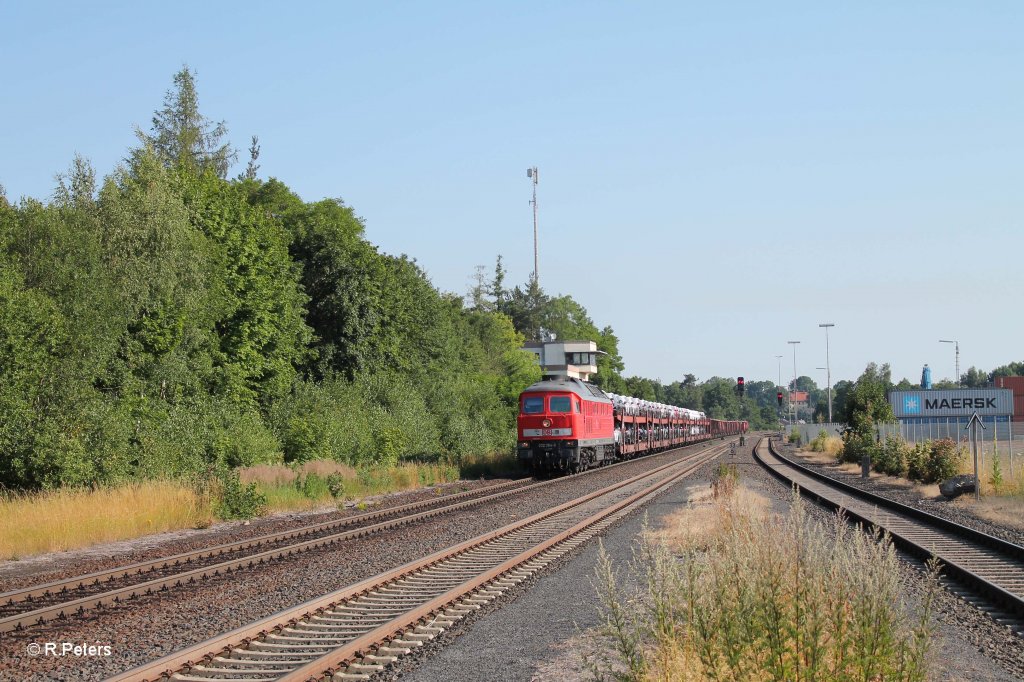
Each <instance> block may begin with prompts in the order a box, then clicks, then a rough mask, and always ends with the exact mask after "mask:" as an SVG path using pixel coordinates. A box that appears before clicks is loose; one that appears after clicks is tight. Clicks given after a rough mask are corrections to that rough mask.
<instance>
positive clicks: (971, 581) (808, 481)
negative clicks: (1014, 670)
mask: <svg viewBox="0 0 1024 682" xmlns="http://www.w3.org/2000/svg"><path fill="white" fill-rule="evenodd" d="M767 449H768V455H767V456H765V455H764V453H763V452H759V451H758V447H755V448H754V457H755V459H757V461H758V462H760V463H761V465H762V466H764V467H765V468H767V469H768V470H769V471H770V472H771V473H772V474H774V475H775V476H776V477H778V478H779V479H781V480H783V481H785V482H786V483H788V484H790V485H796V486H797V487H798V488H799V489H800V490H801V494H804V493H806V494H809V495H811V496H812V497H814V498H815V499H817V500H818V501H819V502H821V503H822V504H825V505H826V506H829V507H831V508H833V509H837V510H840V509H841V510H842V512H843V513H844V514H845V515H847V516H849V517H852V518H854V519H857V520H858V521H860V522H862V523H864V524H865V525H866V526H869V527H873V528H878V529H879V530H882V531H884V532H886V533H888V534H889V536H890V537H892V539H893V542H895V543H896V545H897V546H899V547H900V548H902V549H904V550H906V551H907V552H909V553H910V554H912V555H914V556H917V557H919V558H921V559H925V560H927V559H930V558H931V557H933V556H934V557H936V558H937V559H938V560H939V561H940V562H941V565H942V567H943V570H944V572H945V573H946V574H947V575H949V576H951V577H953V578H955V579H957V580H958V581H960V582H961V583H964V584H966V585H968V586H970V587H971V588H973V589H974V590H975V591H976V592H978V593H980V594H982V595H984V596H985V597H986V598H987V599H989V600H991V601H992V602H994V603H996V604H998V605H999V606H1000V607H1002V608H1004V609H1005V610H1007V611H1009V612H1012V613H1013V614H1014V615H1015V616H1016V617H1018V618H1024V547H1021V546H1020V545H1015V544H1013V543H1011V542H1007V541H1005V540H1002V539H1000V538H996V537H993V536H991V535H988V534H986V533H982V532H980V531H977V530H975V529H973V528H968V527H966V526H962V525H960V524H958V523H955V522H953V521H950V520H949V519H943V518H941V517H938V516H935V515H934V514H929V513H927V512H924V511H921V510H920V509H915V508H914V507H910V506H907V505H904V504H900V503H899V502H896V501H894V500H890V499H888V498H885V497H882V496H880V495H875V494H873V493H869V492H867V491H865V490H860V489H859V488H855V487H854V486H851V485H849V484H846V483H843V482H841V481H836V480H835V479H832V478H830V477H828V476H825V475H824V474H821V473H819V472H817V471H814V470H812V469H809V468H808V467H805V466H803V465H801V464H798V463H796V462H793V461H792V460H790V459H788V458H785V457H782V456H781V455H779V454H778V452H777V451H776V450H775V448H774V446H773V444H772V443H771V441H769V444H768V448H767ZM840 491H841V492H840Z"/></svg>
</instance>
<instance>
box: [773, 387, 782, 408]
mask: <svg viewBox="0 0 1024 682" xmlns="http://www.w3.org/2000/svg"><path fill="white" fill-rule="evenodd" d="M775 398H776V399H777V400H778V401H779V407H782V391H779V392H778V393H776V394H775Z"/></svg>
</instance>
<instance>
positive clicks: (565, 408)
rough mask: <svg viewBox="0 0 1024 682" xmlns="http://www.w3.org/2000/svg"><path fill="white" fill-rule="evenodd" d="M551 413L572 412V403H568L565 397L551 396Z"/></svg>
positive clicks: (568, 400) (568, 399)
mask: <svg viewBox="0 0 1024 682" xmlns="http://www.w3.org/2000/svg"><path fill="white" fill-rule="evenodd" d="M551 411H552V412H572V403H571V402H570V398H569V396H566V395H553V396H551Z"/></svg>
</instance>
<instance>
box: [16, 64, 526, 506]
mask: <svg viewBox="0 0 1024 682" xmlns="http://www.w3.org/2000/svg"><path fill="white" fill-rule="evenodd" d="M225 134H226V128H225V126H224V124H223V123H215V122H213V121H210V120H209V119H207V118H205V117H204V116H203V115H202V114H201V113H200V110H199V105H198V96H197V94H196V87H195V78H194V74H193V73H192V72H191V71H190V70H189V69H188V68H184V69H182V71H180V72H179V73H178V74H176V75H175V77H174V86H173V87H172V89H171V90H169V91H168V93H167V96H166V98H165V101H164V106H163V108H162V109H160V110H158V111H157V112H156V114H155V115H154V117H153V121H152V126H151V128H150V129H149V130H148V131H138V137H139V144H138V145H137V147H136V148H134V149H133V150H131V152H130V154H129V155H128V158H126V159H125V161H124V162H123V163H122V164H121V165H120V166H119V167H118V168H117V169H115V170H114V171H113V172H112V173H111V174H109V175H108V176H107V177H105V178H103V179H102V180H99V179H97V176H96V173H95V171H94V170H93V169H92V168H91V166H90V165H89V164H88V162H87V161H85V160H84V159H81V158H76V159H75V160H74V162H73V163H72V165H71V167H70V168H69V170H68V171H67V172H66V173H63V174H62V175H60V176H59V177H58V181H57V187H56V190H55V192H54V195H53V197H52V198H51V200H49V201H48V202H42V201H39V200H36V199H22V200H20V201H17V202H12V201H9V200H8V199H7V198H6V197H3V196H0V453H2V455H3V456H2V458H0V484H2V485H3V486H7V487H11V488H18V489H26V488H27V489H32V488H43V487H55V486H60V485H85V484H96V483H106V482H116V481H119V480H125V479H131V478H135V477H153V476H194V475H197V474H202V473H203V472H209V471H211V470H221V469H224V468H230V467H235V466H239V465H245V464H253V463H259V462H281V461H283V462H300V461H304V460H308V459H314V458H332V459H337V460H341V461H344V462H348V463H352V464H354V465H360V464H368V463H377V464H380V463H383V464H387V463H392V462H394V461H396V460H397V459H398V458H399V457H402V456H423V457H447V458H451V459H454V460H458V459H459V458H461V457H462V456H464V455H465V454H466V453H481V454H484V453H489V452H496V451H502V450H509V449H511V447H512V443H513V442H514V439H515V431H514V419H515V408H516V399H517V395H518V393H519V391H520V390H521V388H522V387H524V386H526V385H528V384H529V383H531V382H532V381H534V380H536V379H537V377H538V376H539V370H538V369H537V367H536V366H535V365H534V364H533V362H532V356H531V355H529V354H528V353H525V352H523V351H521V350H519V348H520V346H521V343H522V337H521V335H520V334H518V333H517V332H516V329H515V327H514V326H513V324H512V322H511V321H510V320H509V318H508V317H507V316H505V315H503V314H501V313H498V312H493V311H486V310H482V309H479V308H476V307H473V306H467V305H465V304H464V302H463V300H462V299H461V298H460V297H457V296H453V295H450V294H442V293H440V292H438V291H437V290H436V289H435V288H434V287H433V286H432V285H431V283H430V282H429V281H428V279H427V278H426V276H425V274H424V272H423V271H422V270H421V269H420V267H419V266H418V265H417V264H416V262H415V261H414V260H411V259H409V258H407V257H406V256H398V257H396V256H391V255H387V254H383V253H380V252H379V251H378V250H377V249H376V248H375V247H374V246H373V245H372V244H370V243H369V242H367V240H366V239H365V236H364V226H363V223H362V221H361V220H360V219H359V217H358V216H357V215H356V214H355V213H354V211H353V210H352V209H351V208H350V207H348V206H346V205H345V204H344V203H343V202H342V201H341V200H338V199H326V200H322V201H316V202H306V201H303V200H302V199H300V198H299V197H298V195H296V194H295V193H294V192H292V191H291V190H290V189H289V188H288V187H287V186H286V185H285V184H284V183H283V182H281V181H279V180H276V179H270V180H267V181H261V180H259V179H258V178H257V177H256V174H257V169H258V162H257V159H258V154H259V145H258V141H257V140H256V139H255V138H254V139H253V144H252V147H251V148H250V161H249V164H248V167H247V169H246V172H245V173H243V174H242V175H240V176H238V177H236V178H232V179H229V178H228V177H227V173H228V170H229V168H230V167H231V164H232V163H233V161H234V160H235V158H236V157H237V155H236V153H235V152H234V150H233V149H232V147H231V146H230V145H229V144H227V143H226V142H225V141H224V136H225Z"/></svg>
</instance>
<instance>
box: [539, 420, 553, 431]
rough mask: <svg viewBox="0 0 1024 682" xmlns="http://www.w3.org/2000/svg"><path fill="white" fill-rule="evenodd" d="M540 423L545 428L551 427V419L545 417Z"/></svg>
mask: <svg viewBox="0 0 1024 682" xmlns="http://www.w3.org/2000/svg"><path fill="white" fill-rule="evenodd" d="M540 425H541V426H543V427H544V428H545V429H550V428H551V420H550V419H545V420H544V421H542V422H541V423H540Z"/></svg>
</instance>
